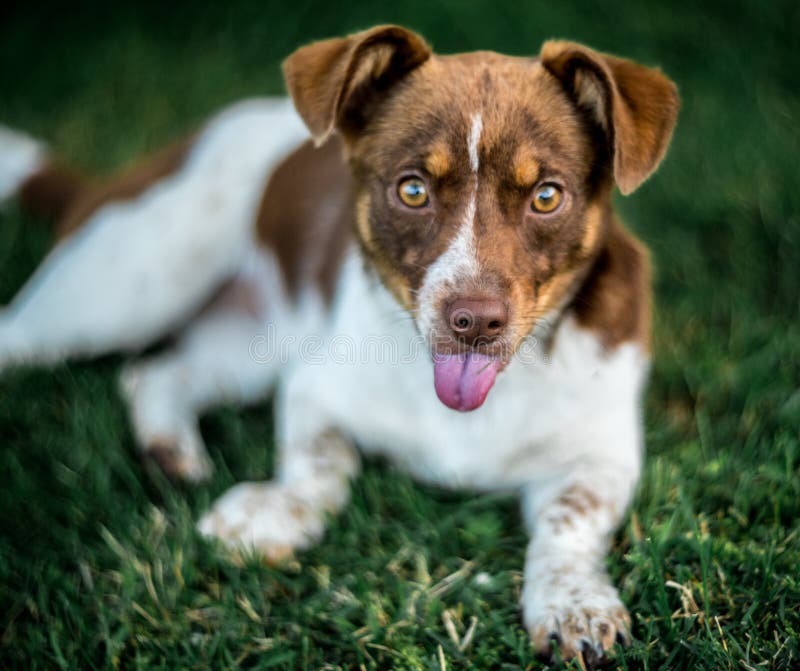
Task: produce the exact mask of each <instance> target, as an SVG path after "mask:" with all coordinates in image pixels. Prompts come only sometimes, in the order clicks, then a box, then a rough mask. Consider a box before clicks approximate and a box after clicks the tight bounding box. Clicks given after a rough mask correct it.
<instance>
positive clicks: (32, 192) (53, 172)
mask: <svg viewBox="0 0 800 671" xmlns="http://www.w3.org/2000/svg"><path fill="white" fill-rule="evenodd" d="M84 188H86V179H85V178H84V177H83V176H82V175H80V174H79V173H78V172H76V171H75V170H72V169H70V168H67V167H65V166H63V165H60V164H59V163H50V164H48V165H45V166H44V167H43V168H42V169H41V170H39V171H38V172H36V173H34V174H33V175H31V176H30V177H28V179H26V180H25V182H24V183H23V184H22V186H21V187H20V190H19V197H20V201H21V202H22V206H23V207H24V208H25V209H26V210H28V211H29V212H32V213H33V214H36V215H37V216H40V217H48V218H50V219H53V220H54V221H56V222H57V221H58V219H59V218H60V217H61V216H62V214H63V213H64V211H65V210H66V209H67V208H68V207H69V206H70V204H71V203H72V202H73V201H74V200H75V198H76V197H77V195H78V194H79V193H80V192H81V190H83V189H84Z"/></svg>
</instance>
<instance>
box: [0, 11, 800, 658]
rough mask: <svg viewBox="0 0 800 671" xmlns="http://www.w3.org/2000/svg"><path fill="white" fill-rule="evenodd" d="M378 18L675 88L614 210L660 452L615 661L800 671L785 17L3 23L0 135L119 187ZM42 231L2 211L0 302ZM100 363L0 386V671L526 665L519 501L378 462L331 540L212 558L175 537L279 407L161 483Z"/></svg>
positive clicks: (276, 16) (244, 17)
mask: <svg viewBox="0 0 800 671" xmlns="http://www.w3.org/2000/svg"><path fill="white" fill-rule="evenodd" d="M379 22H399V23H403V24H405V25H408V26H410V27H412V28H415V29H417V30H419V31H421V32H422V33H423V34H424V35H425V36H426V37H427V38H428V39H429V40H430V41H431V43H432V44H433V45H434V47H435V48H436V49H437V50H439V51H442V52H452V51H463V50H470V49H494V50H498V51H503V52H507V53H512V54H532V53H535V52H536V51H537V50H538V47H539V45H540V43H541V42H542V40H544V39H546V38H550V37H561V38H569V39H575V40H578V41H582V42H585V43H587V44H590V45H591V46H594V47H596V48H598V49H601V50H605V51H610V52H614V53H618V54H620V55H625V56H628V57H631V58H634V59H637V60H640V61H642V62H644V63H647V64H651V65H659V66H661V67H662V68H663V69H664V71H665V72H667V73H668V74H669V75H670V76H671V77H673V78H674V79H675V80H676V81H677V83H678V86H679V88H680V92H681V97H682V99H683V108H682V112H681V116H680V120H679V124H678V128H677V131H676V135H675V138H674V141H673V145H672V148H671V150H670V153H669V155H668V157H667V160H666V162H665V163H664V165H663V166H662V168H661V170H660V171H659V173H657V175H656V176H655V177H654V178H653V179H652V180H651V181H650V182H648V183H647V184H646V185H645V186H644V187H643V188H642V189H641V190H640V191H639V192H637V193H636V194H635V195H633V196H631V197H629V198H627V199H622V198H620V199H619V207H620V209H621V211H622V213H623V215H624V216H625V219H626V220H627V221H628V222H629V224H630V226H631V227H632V228H633V229H634V230H635V231H636V232H637V233H638V234H639V235H640V236H641V237H642V238H643V239H644V240H645V241H646V242H647V244H648V245H649V246H650V247H651V249H652V250H653V253H654V262H655V267H656V303H657V317H656V323H655V362H654V368H653V376H652V383H651V385H650V389H649V392H648V395H647V443H648V457H647V461H646V466H645V472H644V476H643V480H642V486H641V487H640V490H639V494H638V497H637V499H636V502H635V505H634V507H633V509H632V513H631V515H630V517H629V518H628V519H627V520H626V523H625V525H624V526H623V528H622V529H621V531H620V532H619V534H618V535H617V537H616V539H615V543H614V549H613V552H612V556H611V559H610V561H609V567H610V570H611V572H612V575H613V576H614V579H615V581H616V582H617V584H619V585H620V586H621V589H622V593H623V596H624V599H625V600H626V602H627V603H628V604H629V605H630V607H631V610H632V612H633V614H634V633H635V635H636V637H637V639H638V641H637V643H635V645H634V646H633V647H632V648H631V650H630V651H628V652H627V653H625V654H624V655H623V656H621V657H620V658H619V663H620V665H621V666H622V667H623V668H647V669H681V668H687V669H727V668H730V669H742V668H779V669H780V668H785V669H789V668H797V666H798V665H799V664H800V650H799V649H798V642H797V636H798V630H799V629H800V614H799V613H798V611H799V610H800V585H798V565H799V564H800V537H799V534H798V510H799V509H800V504H799V503H798V500H799V499H800V477H799V473H798V468H799V466H800V435H799V434H798V427H800V390H799V389H798V386H799V385H798V382H799V381H800V324H798V319H797V318H798V307H799V299H798V294H799V292H798V275H799V274H800V273H799V272H798V267H799V266H800V179H798V162H799V161H800V122H799V121H798V120H799V119H800V86H798V71H799V70H800V49H799V48H798V37H797V36H798V35H799V34H800V5H799V4H798V3H796V2H768V3H759V2H749V3H743V2H704V3H699V2H674V3H653V2H642V3H638V4H634V3H631V2H623V1H619V0H618V1H613V2H585V3H584V2H575V1H573V2H563V1H559V2H549V3H546V2H517V3H505V2H497V1H495V2H455V1H454V0H439V1H436V2H421V1H419V0H406V1H402V2H398V3H393V4H382V3H375V2H358V3H341V4H337V3H330V2H310V1H308V0H298V1H297V2H293V3H287V4H285V5H280V4H278V3H269V2H252V1H248V0H233V1H231V2H217V3H184V2H177V3H170V2H161V3H154V2H143V3H136V4H128V3H107V4H104V5H99V4H98V5H91V4H83V3H79V4H72V5H70V6H69V7H58V6H56V5H47V4H41V3H29V4H28V5H17V6H14V5H12V6H5V7H4V8H3V9H0V121H2V122H3V123H6V124H9V125H12V126H17V127H20V128H23V129H26V130H28V131H29V132H32V133H34V134H36V135H39V136H41V137H43V138H45V139H46V140H47V141H48V142H50V143H51V144H52V146H53V147H54V148H55V149H56V150H57V151H58V152H59V153H60V154H61V155H63V156H64V157H65V158H67V159H68V160H69V161H71V162H74V163H75V164H77V165H79V166H81V167H83V168H85V169H87V170H91V171H95V170H96V171H100V172H106V171H110V170H112V169H113V168H115V167H117V166H119V165H121V164H123V163H124V162H126V161H128V160H130V159H133V158H134V157H135V156H137V155H138V154H140V153H141V152H143V151H146V150H149V149H153V148H156V147H159V146H161V145H162V144H163V143H165V142H166V141H167V140H169V139H172V138H174V137H176V136H177V135H179V134H180V133H183V132H186V131H187V130H189V129H193V128H194V127H196V126H197V124H198V123H199V122H200V121H201V120H202V119H204V118H205V117H206V116H207V115H208V114H209V113H210V112H212V111H213V110H215V109H217V108H218V107H219V106H220V105H223V104H225V103H227V102H229V101H232V100H235V99H237V98H240V97H243V96H249V95H254V94H262V93H278V92H280V91H281V81H280V76H279V69H278V64H279V62H280V60H281V59H282V58H283V57H284V56H285V55H287V54H288V53H289V52H290V51H291V50H292V49H293V48H294V47H296V46H298V45H300V44H302V43H304V42H306V41H308V40H310V39H313V38H321V37H325V36H331V35H339V34H342V33H345V32H348V31H353V30H356V29H360V28H365V27H368V26H370V25H372V24H374V23H379ZM50 240H51V236H50V232H49V229H48V228H47V227H46V225H45V224H44V223H43V222H40V221H37V220H35V219H33V218H31V217H29V216H26V215H24V214H22V213H20V212H19V211H18V209H17V208H16V206H15V205H14V204H12V205H11V207H10V208H9V209H8V210H6V211H5V212H4V213H2V214H0V302H6V301H7V300H9V299H10V298H11V296H12V295H13V294H14V293H15V291H16V290H17V289H18V288H19V287H20V286H21V284H22V282H23V281H24V280H25V278H26V277H27V276H28V275H29V273H30V272H31V271H32V269H33V268H34V267H35V265H36V263H37V261H38V259H39V258H40V257H41V256H42V254H43V253H44V252H45V251H46V249H47V247H48V244H49V242H50ZM118 366H119V360H117V359H116V358H113V357H112V358H107V359H104V360H102V361H99V362H94V363H90V364H75V365H70V366H60V367H58V368H56V369H55V370H53V371H42V370H35V371H18V372H14V373H12V374H9V375H5V376H4V377H3V378H2V379H0V474H2V484H1V485H0V668H24V669H39V668H63V669H74V668H123V669H128V668H163V669H177V668H198V669H203V668H236V667H242V668H252V669H260V668H308V669H319V668H357V667H358V665H360V664H363V665H364V666H365V667H366V668H377V669H385V668H402V669H439V668H440V661H439V654H440V653H439V647H440V646H441V655H442V656H443V657H444V658H445V659H446V663H447V668H448V669H462V668H475V669H487V668H505V669H522V668H536V663H535V662H534V660H533V657H532V654H531V651H530V648H529V646H528V643H527V639H526V635H525V632H524V630H523V629H522V627H521V624H520V619H519V613H518V610H517V600H518V597H519V588H520V580H521V569H522V558H523V552H524V545H525V537H524V535H523V533H522V531H521V529H520V525H519V519H518V514H517V510H516V504H515V502H514V501H513V500H510V499H507V498H503V497H499V498H498V497H474V496H471V495H467V494H464V495H454V494H449V493H444V492H441V491H436V490H429V489H424V488H420V487H418V486H417V485H415V484H413V483H412V482H411V481H410V480H409V479H408V478H407V477H406V476H404V475H402V474H398V473H396V472H394V471H393V470H392V469H391V467H390V466H388V465H386V464H376V463H371V464H368V466H367V469H366V473H365V475H364V477H363V478H361V479H360V480H359V481H358V482H357V483H356V485H355V487H354V501H353V505H352V506H350V507H349V508H348V509H347V511H346V512H345V513H344V514H343V515H342V516H341V517H340V518H338V519H337V520H336V521H334V522H333V523H332V527H331V530H330V532H329V534H328V535H327V536H326V540H325V541H324V542H323V544H322V545H321V546H320V547H319V548H316V549H314V550H312V551H311V552H309V553H306V554H304V555H302V556H301V557H299V561H298V563H297V564H295V565H292V566H289V567H287V568H285V569H281V570H275V569H269V568H266V567H262V566H259V565H258V564H257V563H255V562H252V563H251V564H249V565H248V566H247V568H246V569H245V570H242V569H240V568H236V567H233V566H230V565H229V564H227V563H226V562H225V561H224V560H223V559H222V558H221V557H220V556H219V555H218V553H217V552H216V551H215V550H214V549H213V548H211V547H209V546H208V545H206V544H205V543H203V542H201V541H200V540H199V539H198V538H197V537H196V536H195V535H194V533H193V531H192V519H193V518H196V515H197V513H198V512H199V511H200V510H201V509H203V508H204V507H206V506H207V505H208V503H209V502H210V500H211V499H212V498H213V497H214V496H216V495H217V494H219V493H220V492H221V491H222V490H223V489H224V488H225V487H227V486H229V485H230V484H231V483H233V482H234V481H235V480H239V479H243V478H259V477H261V478H263V477H266V476H267V475H268V474H269V472H270V468H271V459H272V455H271V450H265V449H264V446H265V445H270V444H271V432H272V427H271V420H270V414H269V407H268V406H263V407H260V408H256V409H254V410H250V411H248V412H245V413H243V412H240V411H236V410H234V409H222V410H220V411H217V412H215V413H213V414H212V415H211V416H210V417H209V418H207V419H206V420H204V423H203V429H204V432H205V435H206V437H207V439H208V442H209V446H210V449H211V453H212V456H213V458H214V461H215V464H216V466H217V475H216V477H215V479H214V480H213V482H212V483H211V484H209V485H208V486H204V487H200V488H198V489H195V490H190V489H175V488H173V487H172V486H170V485H169V484H168V483H166V482H164V481H163V479H161V478H159V477H158V475H157V474H152V473H151V474H149V475H148V474H147V473H145V472H144V471H143V470H142V469H141V467H140V465H139V463H138V461H137V459H136V456H135V452H134V447H133V443H132V438H131V435H130V432H129V429H128V426H127V423H126V421H125V416H124V411H123V408H122V405H121V403H120V401H119V398H118V396H117V394H116V382H115V377H116V372H117V370H118ZM467 560H469V561H470V562H472V563H471V564H465V563H464V562H465V561H467ZM460 569H461V570H462V573H460V574H459V576H461V577H460V578H459V579H457V580H454V582H453V584H452V587H450V589H449V590H447V591H445V592H443V593H440V592H438V591H437V590H436V589H434V586H435V585H436V584H437V582H438V581H440V580H441V579H443V578H444V577H445V576H447V575H449V574H451V573H453V572H454V571H457V570H460ZM480 573H486V574H487V575H488V576H489V580H488V582H487V581H485V580H476V579H475V576H476V575H478V574H480ZM675 585H682V586H683V587H684V591H683V592H682V591H681V590H680V589H678V588H677V587H675ZM682 594H683V596H684V597H685V598H684V600H683V601H682V599H681V596H682ZM688 595H691V598H689V596H688ZM446 609H452V617H453V618H454V620H455V622H456V628H457V629H458V630H459V634H460V635H463V633H464V629H465V628H466V627H467V626H468V625H469V622H470V618H471V617H473V616H474V617H476V618H477V621H478V624H477V629H476V633H475V638H474V642H473V644H472V646H471V647H470V648H469V649H468V650H466V651H463V652H461V651H459V650H458V648H457V647H456V646H455V645H454V644H453V643H452V642H451V641H450V639H449V638H448V636H447V633H446V630H445V628H444V625H443V621H442V613H443V611H445V610H446ZM326 663H327V664H328V666H327V667H326V666H324V665H325V664H326Z"/></svg>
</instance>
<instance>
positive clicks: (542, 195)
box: [531, 184, 562, 214]
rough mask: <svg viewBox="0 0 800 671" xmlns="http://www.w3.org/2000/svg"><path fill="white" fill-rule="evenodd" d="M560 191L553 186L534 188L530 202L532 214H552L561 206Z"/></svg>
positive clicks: (545, 185)
mask: <svg viewBox="0 0 800 671" xmlns="http://www.w3.org/2000/svg"><path fill="white" fill-rule="evenodd" d="M561 197H562V193H561V189H560V188H559V187H558V186H556V185H555V184H542V185H541V186H537V187H536V191H534V193H533V200H532V201H531V209H532V210H533V211H534V212H541V213H542V214H547V213H548V212H553V211H554V210H555V209H556V208H557V207H558V206H559V205H560V204H561Z"/></svg>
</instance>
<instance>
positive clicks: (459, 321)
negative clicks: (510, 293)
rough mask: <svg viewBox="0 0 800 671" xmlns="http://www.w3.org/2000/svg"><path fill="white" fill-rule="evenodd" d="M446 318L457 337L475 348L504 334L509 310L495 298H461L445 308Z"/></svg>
mask: <svg viewBox="0 0 800 671" xmlns="http://www.w3.org/2000/svg"><path fill="white" fill-rule="evenodd" d="M444 316H445V319H446V320H447V323H448V324H449V325H450V329H451V330H452V331H453V334H454V335H455V337H456V338H457V339H458V340H459V341H461V342H464V343H465V344H467V345H470V346H474V345H477V344H478V343H479V342H481V341H483V342H489V341H490V340H492V339H493V338H495V337H496V336H498V335H500V334H501V333H502V332H503V329H505V327H506V324H507V323H508V308H507V307H506V304H505V303H504V302H503V301H501V300H498V299H495V298H459V299H457V300H454V301H453V302H452V303H448V304H447V305H446V306H445V314H444Z"/></svg>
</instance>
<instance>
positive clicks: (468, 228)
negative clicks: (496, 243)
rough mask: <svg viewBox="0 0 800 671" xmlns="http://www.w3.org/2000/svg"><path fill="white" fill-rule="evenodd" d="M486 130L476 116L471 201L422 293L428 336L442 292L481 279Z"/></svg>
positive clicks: (421, 311)
mask: <svg viewBox="0 0 800 671" xmlns="http://www.w3.org/2000/svg"><path fill="white" fill-rule="evenodd" d="M482 130H483V119H482V118H481V115H480V114H474V115H473V116H472V124H471V126H470V131H469V135H468V136H467V153H468V154H469V163H470V168H471V169H472V173H473V176H472V179H471V180H470V184H469V200H468V201H467V205H466V207H465V209H464V216H463V219H462V220H461V226H460V227H459V229H458V232H457V233H456V236H455V237H454V238H453V240H452V242H451V243H450V246H449V247H448V248H447V249H446V250H445V252H444V253H443V254H442V255H441V256H440V257H439V258H438V259H436V261H434V262H433V263H432V264H431V266H430V267H429V268H428V272H427V273H426V274H425V281H424V282H423V284H422V288H421V290H420V294H419V327H420V331H421V332H422V333H423V334H425V335H431V334H432V331H433V329H434V325H435V323H436V320H437V316H438V312H439V310H438V305H439V303H440V301H441V299H442V293H443V292H452V291H454V290H455V289H456V287H457V286H458V285H459V284H463V283H464V281H465V280H466V281H469V280H473V281H474V280H476V279H477V278H478V277H480V266H479V265H478V254H477V248H476V245H475V213H476V210H477V207H478V167H479V159H478V146H479V145H480V140H481V131H482Z"/></svg>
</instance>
